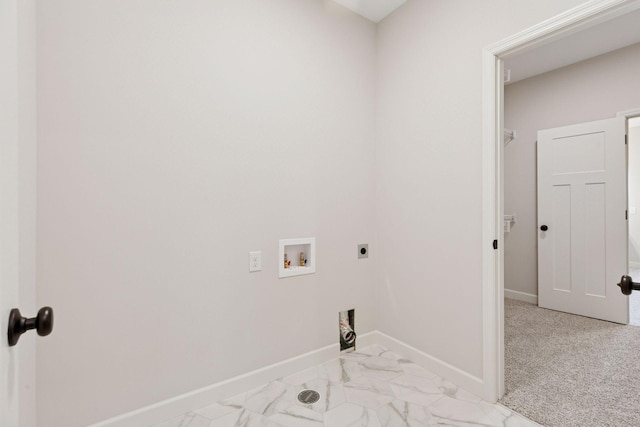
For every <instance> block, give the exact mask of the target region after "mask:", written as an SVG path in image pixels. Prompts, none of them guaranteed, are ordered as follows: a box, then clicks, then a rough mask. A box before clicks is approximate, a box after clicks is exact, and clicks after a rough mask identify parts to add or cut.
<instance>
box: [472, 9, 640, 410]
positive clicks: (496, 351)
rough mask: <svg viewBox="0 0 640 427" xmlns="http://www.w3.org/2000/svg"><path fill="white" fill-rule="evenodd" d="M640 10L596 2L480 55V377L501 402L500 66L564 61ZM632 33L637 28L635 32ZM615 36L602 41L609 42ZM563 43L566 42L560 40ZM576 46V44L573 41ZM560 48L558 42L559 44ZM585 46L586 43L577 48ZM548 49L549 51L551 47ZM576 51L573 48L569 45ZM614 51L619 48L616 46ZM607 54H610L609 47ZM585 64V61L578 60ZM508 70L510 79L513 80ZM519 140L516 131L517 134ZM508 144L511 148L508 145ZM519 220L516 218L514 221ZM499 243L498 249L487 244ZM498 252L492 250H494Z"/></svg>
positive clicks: (502, 263)
mask: <svg viewBox="0 0 640 427" xmlns="http://www.w3.org/2000/svg"><path fill="white" fill-rule="evenodd" d="M639 9H640V1H637V0H601V1H593V2H588V3H586V4H584V5H581V6H579V7H577V8H575V9H572V10H570V11H568V12H566V13H564V14H562V15H559V16H557V17H554V18H552V19H550V20H548V21H545V22H543V23H541V24H539V25H537V26H534V27H532V28H530V29H528V30H525V31H523V32H521V33H518V34H515V35H513V36H511V37H509V38H507V39H504V40H503V41H501V42H498V43H496V44H494V45H491V46H489V47H487V48H486V49H485V53H484V60H485V61H484V94H485V97H484V101H483V111H484V120H483V122H484V124H485V126H484V137H483V141H484V158H483V164H484V171H485V172H484V184H483V189H484V212H485V217H484V226H483V235H484V237H485V239H484V241H485V244H486V246H485V247H484V248H483V260H484V266H485V269H484V277H483V283H484V310H485V313H487V316H486V317H485V322H484V325H485V326H484V331H485V356H486V358H485V367H484V372H485V378H486V379H487V380H488V382H489V383H488V387H490V388H491V390H492V392H493V393H495V394H494V395H495V397H496V398H500V397H502V396H503V395H504V393H505V387H504V384H505V383H504V378H505V377H504V374H505V372H504V366H505V364H504V331H505V329H504V326H505V323H504V282H505V277H504V263H505V259H504V257H505V253H504V244H503V243H504V234H503V231H502V230H503V227H504V216H505V214H511V212H505V211H504V205H503V203H504V197H503V186H504V185H505V183H504V180H503V178H504V176H503V172H504V171H503V168H502V162H503V155H504V145H503V144H504V141H505V138H504V136H503V130H504V128H505V122H504V116H503V109H504V99H503V93H504V74H505V73H504V68H503V67H504V63H505V61H506V60H508V59H511V58H515V57H517V56H524V55H526V54H529V53H531V52H534V51H536V50H543V48H545V47H546V48H547V49H546V50H547V51H554V50H555V53H556V57H562V58H567V57H570V56H572V55H573V53H574V52H572V49H571V48H570V47H569V44H571V43H568V44H567V43H565V44H564V46H563V47H558V46H560V45H558V44H556V45H555V46H554V43H556V42H559V41H562V40H565V39H567V40H568V39H569V38H570V37H568V36H572V35H577V34H580V33H583V32H587V30H589V29H591V28H593V27H595V26H598V25H600V24H603V23H606V22H613V20H614V19H615V18H620V17H624V16H626V17H630V16H631V15H633V14H636V16H637V12H638V10H639ZM636 28H637V27H636ZM612 39H614V37H604V38H602V40H606V41H612V42H613V40H612ZM565 41H566V40H565ZM574 41H575V40H574ZM560 44H562V43H560ZM582 44H589V43H582ZM552 46H553V47H552ZM573 46H574V47H575V45H573ZM618 48H619V46H618ZM609 50H612V49H611V48H609ZM583 59H584V58H583ZM536 67H537V64H536V63H535V62H534V63H529V64H528V65H527V66H526V67H525V68H528V69H534V68H536ZM513 75H514V74H513V70H512V73H511V77H512V78H513ZM517 134H518V138H519V137H520V135H521V131H520V130H519V129H517ZM513 143H514V142H512V143H511V144H513ZM519 220H521V216H520V215H519V214H518V216H517V221H519ZM494 239H497V240H495V241H499V242H500V243H502V244H499V245H491V242H494ZM494 248H497V250H493V249H494Z"/></svg>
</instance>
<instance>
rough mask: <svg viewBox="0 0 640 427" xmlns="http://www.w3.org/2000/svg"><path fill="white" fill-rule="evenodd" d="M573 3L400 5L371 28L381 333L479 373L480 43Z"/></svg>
mask: <svg viewBox="0 0 640 427" xmlns="http://www.w3.org/2000/svg"><path fill="white" fill-rule="evenodd" d="M580 3H582V2H581V1H579V0H563V1H557V0H545V1H536V2H531V1H515V2H514V1H506V0H501V1H492V2H468V1H462V0H457V1H456V0H454V1H451V0H447V1H444V0H435V1H422V0H413V1H408V2H407V3H405V5H404V6H403V7H402V8H401V9H399V10H397V11H396V12H395V13H394V14H393V15H391V16H390V17H388V18H387V19H385V20H384V21H383V22H382V23H381V24H380V25H379V28H378V43H379V46H378V49H379V50H378V61H377V66H378V73H379V74H378V86H377V87H378V111H379V115H378V126H377V132H378V134H377V152H376V156H377V171H378V192H377V197H376V200H377V204H376V206H377V215H378V223H377V230H378V247H379V249H380V254H379V256H378V262H377V264H376V265H377V268H378V272H377V276H378V287H379V313H380V314H379V316H380V317H379V319H380V320H379V322H380V328H381V330H382V332H385V333H387V334H389V335H391V336H393V337H396V338H398V339H400V340H402V341H405V342H407V343H409V344H411V345H413V346H415V347H417V348H418V349H420V350H422V351H424V352H426V353H428V354H430V355H432V356H434V357H436V358H439V359H441V360H443V361H446V362H447V363H449V364H451V365H453V366H455V367H457V368H459V369H461V370H463V371H465V372H467V373H468V374H470V375H472V376H476V377H479V378H482V375H483V373H482V329H481V328H482V252H481V248H482V245H490V244H491V242H483V241H482V240H481V237H482V48H483V47H485V46H487V45H489V44H491V43H494V42H497V41H499V40H502V39H504V38H505V37H507V36H509V35H511V34H514V33H516V32H518V31H521V30H523V29H525V28H527V27H529V26H531V25H534V24H536V23H538V22H541V21H543V20H544V19H547V18H549V17H552V16H554V15H557V14H558V13H560V12H563V11H565V10H567V9H569V8H570V7H572V6H576V5H578V4H580Z"/></svg>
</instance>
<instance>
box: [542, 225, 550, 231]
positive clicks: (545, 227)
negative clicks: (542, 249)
mask: <svg viewBox="0 0 640 427" xmlns="http://www.w3.org/2000/svg"><path fill="white" fill-rule="evenodd" d="M548 229H549V227H547V226H546V225H543V226H542V227H540V230H542V231H547V230H548Z"/></svg>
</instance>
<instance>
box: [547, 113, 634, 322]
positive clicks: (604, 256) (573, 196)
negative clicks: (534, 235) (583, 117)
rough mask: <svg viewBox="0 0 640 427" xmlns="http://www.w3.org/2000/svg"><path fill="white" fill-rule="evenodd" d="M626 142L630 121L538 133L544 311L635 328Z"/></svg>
mask: <svg viewBox="0 0 640 427" xmlns="http://www.w3.org/2000/svg"><path fill="white" fill-rule="evenodd" d="M624 134H625V119H624V118H615V119H608V120H599V121H596V122H589V123H581V124H577V125H572V126H565V127H562V128H555V129H548V130H542V131H539V132H538V227H539V229H538V304H539V305H540V307H545V308H550V309H553V310H559V311H564V312H567V313H574V314H580V315H583V316H589V317H594V318H598V319H603V320H609V321H613V322H618V323H625V324H626V323H628V321H629V303H628V298H627V297H626V296H624V295H622V294H621V293H620V292H619V290H618V288H617V286H616V284H617V283H618V281H619V279H620V277H621V276H622V275H623V274H626V271H627V257H628V254H627V221H626V209H627V182H626V179H627V171H626V146H625V140H624ZM542 225H547V226H548V230H547V231H542V230H541V229H540V227H541V226H542Z"/></svg>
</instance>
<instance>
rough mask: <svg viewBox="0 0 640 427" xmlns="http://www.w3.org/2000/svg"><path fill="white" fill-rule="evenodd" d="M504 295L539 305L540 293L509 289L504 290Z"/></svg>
mask: <svg viewBox="0 0 640 427" xmlns="http://www.w3.org/2000/svg"><path fill="white" fill-rule="evenodd" d="M504 297H505V298H511V299H515V300H518V301H522V302H528V303H529V304H533V305H538V295H534V294H528V293H526V292H519V291H512V290H509V289H505V290H504Z"/></svg>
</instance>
